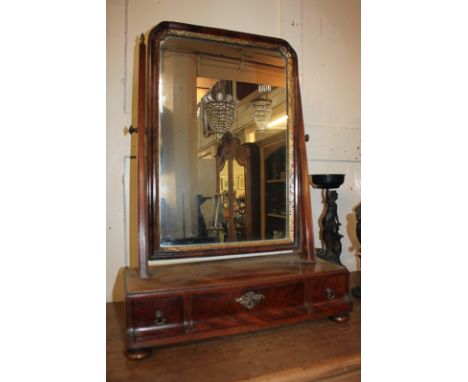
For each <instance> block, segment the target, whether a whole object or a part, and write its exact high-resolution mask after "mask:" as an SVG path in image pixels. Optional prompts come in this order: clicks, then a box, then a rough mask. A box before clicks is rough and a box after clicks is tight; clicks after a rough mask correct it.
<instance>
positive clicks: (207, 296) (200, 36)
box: [125, 22, 351, 359]
mask: <svg viewBox="0 0 468 382" xmlns="http://www.w3.org/2000/svg"><path fill="white" fill-rule="evenodd" d="M138 89H139V90H138V126H137V127H136V128H132V131H133V132H137V133H138V239H139V243H138V244H139V249H138V257H139V268H138V269H132V268H128V269H126V272H125V289H126V316H127V335H128V353H127V354H128V357H129V358H131V359H141V358H144V357H146V356H147V355H148V354H149V349H150V348H151V347H154V346H160V345H167V344H172V343H178V342H186V341H191V340H198V339H203V338H209V337H216V336H223V335H228V334H235V333H241V332H249V331H254V330H257V329H261V328H267V327H274V326H278V325H284V324H289V323H295V322H301V321H305V320H312V319H319V318H324V317H331V318H333V319H335V320H336V321H337V322H343V321H345V320H346V319H347V317H348V312H349V311H350V310H351V302H350V298H349V293H348V283H349V274H348V271H347V270H346V269H345V268H343V267H341V266H338V265H335V264H331V263H327V262H325V261H322V260H320V259H316V258H315V256H314V243H313V232H312V217H311V204H310V193H309V192H310V190H309V177H308V171H307V158H306V152H305V136H304V126H303V120H302V110H301V101H300V91H299V82H298V67H297V56H296V54H295V52H294V50H293V49H292V48H291V47H290V45H289V44H288V43H287V42H286V41H284V40H281V39H277V38H272V37H265V36H258V35H252V34H246V33H239V32H232V31H227V30H221V29H214V28H207V27H200V26H194V25H188V24H181V23H175V22H163V23H160V24H158V25H157V26H156V27H155V28H153V29H152V30H151V31H150V33H149V35H148V38H147V43H145V38H144V36H143V35H142V38H141V41H140V46H139V76H138ZM235 255H239V256H241V255H249V256H248V257H245V256H241V257H239V256H237V257H236V258H233V256H235ZM259 255H262V256H259ZM213 256H216V260H211V261H206V260H207V259H208V260H209V258H210V257H213ZM223 256H229V258H226V259H221V260H219V259H220V258H222V257H223ZM200 258H203V260H204V261H196V262H194V261H193V260H194V259H200ZM171 259H190V261H186V262H180V263H177V264H171V265H159V264H158V260H171ZM149 262H151V266H149Z"/></svg>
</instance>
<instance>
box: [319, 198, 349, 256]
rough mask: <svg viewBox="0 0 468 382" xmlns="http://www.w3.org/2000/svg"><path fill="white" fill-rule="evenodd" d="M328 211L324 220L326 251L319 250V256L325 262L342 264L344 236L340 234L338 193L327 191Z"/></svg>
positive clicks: (323, 236) (323, 235)
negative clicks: (342, 240) (342, 241)
mask: <svg viewBox="0 0 468 382" xmlns="http://www.w3.org/2000/svg"><path fill="white" fill-rule="evenodd" d="M326 195H327V211H326V213H325V216H324V217H323V219H322V227H323V228H322V238H323V244H324V249H322V250H317V251H316V252H317V255H318V256H319V257H321V258H323V259H325V260H329V261H331V262H333V263H336V264H341V261H340V255H341V249H342V246H341V239H342V238H343V235H341V234H340V233H339V229H340V225H341V223H340V221H339V220H338V206H337V204H336V200H337V199H338V193H337V192H336V191H330V190H328V189H327V190H326Z"/></svg>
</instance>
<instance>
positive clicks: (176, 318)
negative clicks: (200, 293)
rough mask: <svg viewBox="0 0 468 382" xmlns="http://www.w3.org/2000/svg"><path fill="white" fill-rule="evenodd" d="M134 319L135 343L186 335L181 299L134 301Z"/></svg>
mask: <svg viewBox="0 0 468 382" xmlns="http://www.w3.org/2000/svg"><path fill="white" fill-rule="evenodd" d="M132 318H133V328H134V337H135V341H138V340H147V339H158V338H165V337H171V336H177V335H182V334H184V333H185V330H184V312H183V300H182V298H181V297H180V298H161V299H141V300H135V301H132Z"/></svg>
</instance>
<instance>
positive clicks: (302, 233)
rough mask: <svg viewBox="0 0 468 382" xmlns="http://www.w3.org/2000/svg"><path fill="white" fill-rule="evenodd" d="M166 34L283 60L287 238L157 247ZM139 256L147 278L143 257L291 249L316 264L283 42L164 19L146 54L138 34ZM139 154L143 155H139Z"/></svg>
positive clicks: (296, 97)
mask: <svg viewBox="0 0 468 382" xmlns="http://www.w3.org/2000/svg"><path fill="white" fill-rule="evenodd" d="M168 36H177V37H185V38H192V39H203V40H205V41H212V42H216V43H230V44H237V45H242V46H246V47H252V48H259V49H269V50H276V51H278V52H280V53H281V55H282V56H283V57H284V58H285V60H286V76H287V93H288V95H287V110H288V140H289V142H292V145H291V144H290V143H289V144H288V150H287V155H288V156H289V157H290V158H293V163H288V172H289V173H288V176H291V179H290V184H294V190H292V192H291V190H288V194H291V195H290V196H289V197H288V199H289V203H291V202H292V203H293V205H294V208H293V209H292V212H291V213H290V214H291V216H290V217H289V221H290V224H289V226H290V227H292V228H291V232H290V236H289V237H290V238H292V240H260V241H246V242H230V243H217V245H213V244H206V245H190V246H184V247H183V248H181V247H182V246H179V247H161V245H160V233H159V224H158V222H159V186H158V184H159V174H158V171H159V150H158V148H159V146H158V145H159V142H158V136H159V134H158V132H159V128H160V127H159V81H158V80H157V79H158V78H159V75H160V73H159V62H160V54H161V51H160V45H161V42H162V41H163V40H164V39H165V38H166V37H168ZM138 133H139V134H138V174H137V176H138V260H139V274H140V277H141V278H148V277H149V270H148V261H149V260H159V259H177V258H193V257H209V256H223V255H236V254H252V253H268V252H278V251H293V252H295V253H296V254H297V255H299V256H300V257H302V258H303V259H304V260H306V261H307V262H315V253H314V239H313V225H312V212H311V201H310V183H309V176H308V170H307V157H306V146H305V133H304V123H303V115H302V106H301V97H300V89H299V79H298V62H297V55H296V52H295V51H294V50H293V48H292V47H291V46H290V45H289V43H288V42H286V41H285V40H282V39H278V38H274V37H266V36H260V35H255V34H249V33H242V32H234V31H228V30H223V29H217V28H209V27H202V26H196V25H190V24H183V23H177V22H170V21H164V22H161V23H160V24H158V25H157V26H156V27H154V28H153V29H152V30H151V31H150V33H149V36H148V53H146V45H145V42H144V37H143V35H142V37H141V39H140V46H139V76H138ZM141 153H143V154H144V155H141Z"/></svg>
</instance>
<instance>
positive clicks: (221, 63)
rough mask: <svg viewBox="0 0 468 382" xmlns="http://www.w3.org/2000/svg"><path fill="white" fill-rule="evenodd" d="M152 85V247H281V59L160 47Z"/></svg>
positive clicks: (232, 50)
mask: <svg viewBox="0 0 468 382" xmlns="http://www.w3.org/2000/svg"><path fill="white" fill-rule="evenodd" d="M159 84H160V88H159V89H160V94H159V108H160V110H159V116H160V117H159V118H160V121H159V123H160V129H159V196H160V242H161V246H174V245H177V246H179V245H187V244H199V243H224V242H239V241H256V240H270V239H284V238H286V237H287V232H288V224H289V222H288V219H289V217H288V216H289V215H288V214H287V213H286V211H288V208H289V207H288V197H287V190H288V188H289V187H288V183H289V177H288V175H289V174H288V173H287V172H288V170H287V169H288V158H287V154H286V153H287V152H288V150H287V145H288V133H287V126H288V123H287V122H288V121H287V120H288V117H287V93H286V63H285V59H284V58H283V57H282V56H281V54H280V53H279V52H278V51H271V50H261V49H257V48H252V47H246V46H240V45H234V44H226V43H221V42H217V43H214V42H209V43H208V42H206V41H204V40H195V39H188V38H186V39H185V38H178V37H166V38H165V39H164V40H163V41H162V43H161V56H160V78H159ZM291 186H293V185H291Z"/></svg>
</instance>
